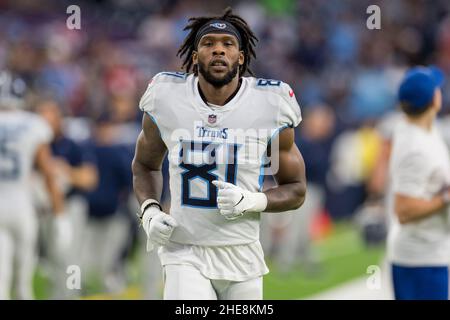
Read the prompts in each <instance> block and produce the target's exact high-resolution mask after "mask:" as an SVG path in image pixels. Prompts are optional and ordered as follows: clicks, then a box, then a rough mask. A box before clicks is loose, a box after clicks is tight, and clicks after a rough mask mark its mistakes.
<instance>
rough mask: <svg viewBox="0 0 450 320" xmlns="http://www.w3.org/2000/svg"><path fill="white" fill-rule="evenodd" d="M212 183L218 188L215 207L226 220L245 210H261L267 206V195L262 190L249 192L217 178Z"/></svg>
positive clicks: (240, 214)
mask: <svg viewBox="0 0 450 320" xmlns="http://www.w3.org/2000/svg"><path fill="white" fill-rule="evenodd" d="M212 183H213V184H214V185H215V186H216V187H218V188H219V191H218V193H217V207H218V208H219V210H220V214H221V215H222V216H224V217H225V218H226V219H228V220H234V219H236V218H238V217H240V216H242V215H244V213H247V212H262V211H264V210H265V209H266V207H267V196H266V195H265V194H264V193H262V192H250V191H247V190H244V189H242V188H240V187H238V186H235V185H234V184H231V183H228V182H223V181H218V180H214V181H213V182H212Z"/></svg>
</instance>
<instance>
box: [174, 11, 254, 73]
mask: <svg viewBox="0 0 450 320" xmlns="http://www.w3.org/2000/svg"><path fill="white" fill-rule="evenodd" d="M211 20H224V21H227V22H229V23H231V24H233V26H234V27H235V28H236V29H237V30H238V32H239V34H240V35H241V38H242V48H241V50H242V51H244V64H243V65H242V66H241V67H240V68H239V76H242V75H243V74H245V72H246V71H248V73H249V74H251V75H254V74H253V72H252V70H250V68H249V65H250V61H251V58H252V57H253V58H255V59H256V54H255V45H256V41H258V38H257V37H256V36H255V34H254V33H253V31H252V30H251V29H250V27H249V26H248V24H247V22H246V21H245V20H244V19H242V18H241V17H240V16H238V15H235V14H233V10H232V9H231V8H230V7H228V8H226V9H225V11H224V12H223V14H222V16H215V17H214V16H210V17H193V18H189V20H188V21H189V22H190V23H189V24H188V25H187V26H186V27H185V28H184V29H183V30H191V31H190V32H189V34H188V35H187V37H186V38H185V39H184V42H183V44H182V45H181V47H180V49H178V52H177V56H178V57H180V58H182V57H183V56H184V61H183V65H182V67H183V68H184V69H185V70H186V72H190V71H191V68H192V53H193V52H194V51H196V48H194V43H195V36H196V35H197V32H198V30H200V28H201V27H202V26H203V25H204V24H206V23H207V22H208V21H211ZM192 69H193V72H194V74H195V75H197V66H194V67H193V68H192Z"/></svg>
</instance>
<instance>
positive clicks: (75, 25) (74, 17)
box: [66, 4, 81, 30]
mask: <svg viewBox="0 0 450 320" xmlns="http://www.w3.org/2000/svg"><path fill="white" fill-rule="evenodd" d="M66 13H67V14H70V16H68V17H67V20H66V26H67V29H69V30H74V29H76V30H80V29H81V9H80V7H79V6H77V5H74V4H72V5H70V6H68V7H67V10H66Z"/></svg>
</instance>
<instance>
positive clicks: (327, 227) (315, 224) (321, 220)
mask: <svg viewBox="0 0 450 320" xmlns="http://www.w3.org/2000/svg"><path fill="white" fill-rule="evenodd" d="M332 230H333V221H332V220H331V217H330V215H329V213H328V211H327V210H326V209H322V210H321V211H320V212H319V213H318V214H316V215H315V216H314V219H313V221H312V223H311V227H310V230H309V232H310V235H311V239H312V240H313V241H317V240H322V239H324V238H326V237H327V236H328V235H329V234H330V233H331V231H332Z"/></svg>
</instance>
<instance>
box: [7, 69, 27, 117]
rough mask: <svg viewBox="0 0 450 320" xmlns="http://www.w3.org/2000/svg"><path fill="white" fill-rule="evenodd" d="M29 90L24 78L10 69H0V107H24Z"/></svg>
mask: <svg viewBox="0 0 450 320" xmlns="http://www.w3.org/2000/svg"><path fill="white" fill-rule="evenodd" d="M27 91H28V88H27V84H26V83H25V81H24V80H23V79H21V78H20V77H17V76H15V75H13V74H12V73H11V72H9V71H6V70H1V71H0V108H8V109H22V108H24V107H25V104H26V103H25V102H26V94H27Z"/></svg>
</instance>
